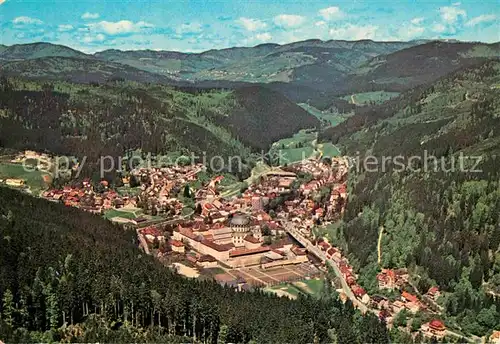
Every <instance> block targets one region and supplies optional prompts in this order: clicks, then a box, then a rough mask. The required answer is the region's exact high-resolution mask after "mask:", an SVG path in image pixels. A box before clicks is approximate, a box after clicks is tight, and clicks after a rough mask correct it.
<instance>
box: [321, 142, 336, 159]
mask: <svg viewBox="0 0 500 344" xmlns="http://www.w3.org/2000/svg"><path fill="white" fill-rule="evenodd" d="M317 149H318V150H319V151H321V152H322V153H323V157H330V158H331V157H336V156H340V155H341V153H340V150H339V149H338V148H337V146H335V145H334V144H333V143H331V142H326V143H320V144H318V147H317Z"/></svg>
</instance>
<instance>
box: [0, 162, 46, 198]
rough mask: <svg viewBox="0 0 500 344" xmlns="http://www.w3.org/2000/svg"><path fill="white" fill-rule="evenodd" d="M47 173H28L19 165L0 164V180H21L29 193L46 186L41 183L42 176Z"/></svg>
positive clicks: (38, 190)
mask: <svg viewBox="0 0 500 344" xmlns="http://www.w3.org/2000/svg"><path fill="white" fill-rule="evenodd" d="M44 175H47V173H44V172H41V171H33V172H28V171H25V170H24V167H23V165H21V164H12V163H6V162H5V163H0V179H7V178H16V179H22V180H24V182H25V185H27V186H28V187H29V189H30V190H31V192H33V193H36V192H40V191H41V190H44V189H45V188H46V187H47V186H46V184H45V182H44V181H43V176H44Z"/></svg>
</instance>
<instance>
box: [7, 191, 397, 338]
mask: <svg viewBox="0 0 500 344" xmlns="http://www.w3.org/2000/svg"><path fill="white" fill-rule="evenodd" d="M28 213H29V214H30V216H26V214H28ZM0 219H1V221H0V299H1V300H2V302H0V314H1V318H0V338H1V339H2V340H3V341H6V342H32V341H35V342H49V341H59V340H61V341H65V342H168V343H172V342H187V341H190V342H194V343H226V342H227V343H248V342H254V343H255V342H256V343H312V342H314V341H318V342H329V341H331V340H332V339H333V338H337V340H338V341H339V342H344V343H347V342H349V343H364V342H370V343H385V342H387V341H388V335H387V331H386V329H385V325H384V324H383V323H381V322H379V320H378V319H377V318H376V317H375V316H373V315H369V316H366V317H362V316H360V314H358V313H356V312H355V311H354V309H353V308H352V305H351V304H350V303H347V304H346V305H343V304H342V303H341V302H340V301H339V300H338V299H336V298H334V297H332V295H330V294H328V293H325V295H324V297H323V298H322V299H321V300H317V299H313V298H303V297H301V298H299V299H298V300H295V301H292V300H289V299H287V298H278V297H276V296H272V295H268V294H264V293H261V292H252V293H248V292H235V291H233V290H232V289H229V288H223V287H221V286H219V285H218V284H216V283H213V282H199V281H195V280H190V279H186V278H184V277H181V276H179V275H177V274H174V273H172V272H170V271H168V270H167V269H166V268H165V267H163V266H162V265H161V264H160V263H158V262H157V261H156V260H155V259H154V258H153V257H151V256H148V255H145V254H144V253H143V252H142V251H140V250H139V249H137V248H136V245H137V243H136V237H135V232H126V231H124V230H123V229H122V228H120V227H118V226H115V225H112V224H111V223H110V222H107V221H106V220H104V219H102V218H100V217H98V216H94V215H89V214H88V213H84V212H81V211H79V210H77V209H74V208H68V207H64V206H63V205H60V204H55V203H51V202H48V201H45V200H42V199H37V198H31V197H29V196H27V195H25V194H21V193H19V192H17V191H14V190H10V189H5V188H0ZM174 335H177V336H183V337H177V338H176V337H174Z"/></svg>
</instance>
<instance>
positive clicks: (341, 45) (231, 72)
mask: <svg viewBox="0 0 500 344" xmlns="http://www.w3.org/2000/svg"><path fill="white" fill-rule="evenodd" d="M499 56H500V44H499V43H494V44H485V43H463V42H443V41H428V40H419V41H410V42H375V41H371V40H361V41H334V40H331V41H321V40H307V41H301V42H295V43H290V44H285V45H279V44H262V45H257V46H255V47H236V48H229V49H221V50H209V51H206V52H202V53H182V52H176V51H153V50H137V51H121V50H105V51H102V52H97V53H95V54H85V53H83V52H80V51H77V50H74V49H71V48H69V47H66V46H62V45H55V44H50V43H32V44H19V45H12V46H0V67H1V69H2V73H3V74H6V75H9V76H21V77H25V78H35V79H48V80H67V81H72V82H79V83H90V82H98V83H102V82H106V81H110V80H121V79H123V80H131V81H138V82H152V83H165V84H171V85H174V86H194V87H200V88H237V87H240V86H245V85H248V84H249V83H259V84H266V85H267V86H268V87H269V88H272V89H274V90H277V91H279V92H281V93H283V94H285V95H286V96H287V97H289V98H290V99H291V100H293V101H296V102H306V101H309V102H312V103H313V104H315V105H317V106H318V107H320V108H327V107H329V106H330V105H331V103H329V102H328V101H325V99H329V98H331V97H332V96H335V95H339V94H349V93H353V92H363V91H374V90H390V91H398V92H399V91H404V90H406V89H409V88H411V87H414V86H417V85H420V84H423V83H426V82H431V81H434V80H436V79H437V78H439V77H441V76H443V75H445V74H447V73H449V72H452V71H454V70H457V69H459V68H461V67H464V66H468V65H472V64H474V63H477V62H480V61H482V60H484V59H486V58H495V57H496V58H498V57H499Z"/></svg>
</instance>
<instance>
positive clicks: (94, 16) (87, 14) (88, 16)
mask: <svg viewBox="0 0 500 344" xmlns="http://www.w3.org/2000/svg"><path fill="white" fill-rule="evenodd" d="M97 18H99V13H90V12H85V13H84V14H82V19H97Z"/></svg>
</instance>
